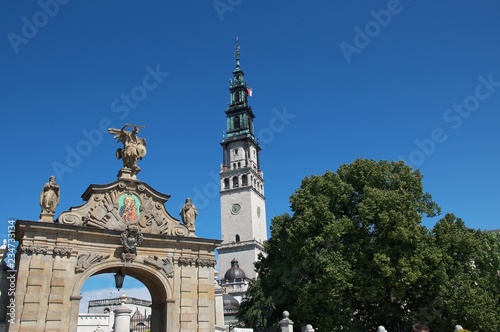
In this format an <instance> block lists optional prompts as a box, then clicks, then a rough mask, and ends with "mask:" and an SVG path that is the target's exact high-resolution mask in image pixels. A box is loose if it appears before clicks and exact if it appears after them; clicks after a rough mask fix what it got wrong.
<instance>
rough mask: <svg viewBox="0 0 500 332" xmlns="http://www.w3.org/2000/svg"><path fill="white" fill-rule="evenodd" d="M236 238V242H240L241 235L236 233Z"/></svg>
mask: <svg viewBox="0 0 500 332" xmlns="http://www.w3.org/2000/svg"><path fill="white" fill-rule="evenodd" d="M234 240H235V241H236V242H240V236H239V235H238V234H236V236H235V237H234Z"/></svg>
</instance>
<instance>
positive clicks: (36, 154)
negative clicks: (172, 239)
mask: <svg viewBox="0 0 500 332" xmlns="http://www.w3.org/2000/svg"><path fill="white" fill-rule="evenodd" d="M54 1H55V0H54ZM54 1H48V0H42V1H40V2H36V1H26V2H18V1H3V2H2V3H1V4H0V27H1V33H0V36H1V39H0V54H1V59H2V61H0V73H1V75H0V88H1V89H0V91H1V98H0V108H1V120H2V121H1V123H2V125H3V135H4V144H3V148H4V149H3V159H2V163H1V174H2V176H3V184H4V189H3V190H2V205H1V210H0V221H1V222H2V224H3V225H5V226H4V227H3V228H0V237H1V238H5V237H6V234H7V226H6V225H7V220H8V219H9V218H16V219H28V220H37V219H38V216H39V213H40V207H39V203H38V201H39V198H38V195H39V193H40V190H41V188H42V186H43V184H44V183H45V182H47V180H48V178H49V176H50V175H56V177H57V179H56V180H57V182H58V183H59V185H60V187H61V201H60V204H59V206H58V209H57V215H58V214H59V213H61V212H62V211H65V210H67V209H69V207H71V206H78V205H81V204H82V200H81V198H80V195H81V194H82V193H83V192H84V191H85V189H86V188H87V187H88V185H89V184H91V183H96V184H103V183H109V182H112V181H114V180H115V179H116V174H117V172H118V170H119V168H120V167H121V161H120V160H117V159H115V156H114V152H115V150H116V148H118V147H119V144H117V143H116V141H115V140H114V139H113V138H112V136H111V135H109V134H107V133H105V132H103V131H101V129H100V123H101V122H106V119H109V122H110V123H111V124H112V126H114V127H120V126H121V125H122V124H124V123H125V122H129V123H135V124H140V125H144V126H146V128H145V129H143V131H141V134H142V135H143V137H145V138H146V139H147V142H148V154H147V155H146V157H145V158H144V160H142V161H141V162H140V164H139V165H140V166H141V167H142V172H141V173H140V174H139V179H140V180H142V181H145V182H147V183H148V184H150V185H151V186H153V187H154V188H155V189H157V190H158V191H160V192H163V193H170V194H171V195H172V197H171V199H170V200H169V201H168V203H167V205H166V207H167V209H168V210H169V211H170V212H171V213H172V214H173V215H175V216H177V215H178V211H179V208H180V206H181V205H182V203H183V202H184V200H185V198H186V197H188V196H189V197H191V198H193V201H194V203H195V204H196V205H197V207H198V210H199V213H200V215H199V217H198V219H197V235H198V236H199V237H206V238H220V220H219V214H220V213H219V196H218V192H217V191H218V182H217V181H216V179H217V174H218V170H219V164H220V163H221V161H222V160H221V158H222V153H221V147H220V145H219V143H220V141H221V138H222V131H223V130H224V129H225V114H224V110H225V107H226V105H227V102H228V100H229V93H228V79H229V78H230V77H231V76H232V70H233V68H234V41H235V38H236V36H238V37H239V39H240V45H241V65H242V68H243V70H244V72H245V74H246V75H245V79H246V81H247V82H248V84H249V86H251V87H252V89H253V97H252V98H251V99H250V103H251V105H252V107H253V110H254V113H255V114H256V116H257V117H256V119H255V128H256V132H257V133H258V136H259V137H260V141H261V143H262V145H263V146H264V150H263V151H262V154H261V166H262V169H263V171H264V177H265V180H266V184H265V191H266V198H267V218H268V223H270V220H271V218H272V217H273V216H275V215H280V214H283V213H284V212H287V211H289V201H288V198H289V196H290V194H292V193H293V192H294V190H296V189H297V188H298V187H299V186H300V181H301V180H302V179H303V178H304V177H305V176H308V175H312V174H323V173H324V172H325V171H326V170H333V171H335V170H337V168H338V167H339V166H340V165H341V164H346V163H351V162H352V161H353V160H355V159H356V158H359V157H360V158H372V159H376V160H379V159H386V160H401V159H405V160H406V161H407V162H409V163H411V164H412V165H413V166H415V168H419V169H420V170H421V172H422V173H423V174H424V186H425V190H426V191H428V192H430V193H431V194H432V195H433V198H434V199H435V201H436V202H437V203H438V204H440V206H441V207H442V209H443V212H444V213H446V212H453V213H455V214H456V215H457V216H459V217H461V218H463V219H464V220H465V222H466V224H467V226H469V227H472V228H479V229H497V228H500V219H499V217H498V212H497V210H496V209H497V207H498V205H499V203H500V201H499V199H500V194H499V191H498V188H499V187H500V178H499V176H498V170H499V169H500V150H499V148H498V147H499V141H500V131H499V130H498V128H499V126H500V115H499V111H500V66H499V64H500V62H499V59H500V40H499V38H498V35H499V33H500V20H498V14H499V12H500V3H499V2H497V1H475V2H470V1H451V0H445V1H439V2H436V1H410V0H405V1H403V0H402V1H400V2H398V1H393V0H391V1H386V0H384V1H365V2H353V1H329V2H327V1H313V2H308V3H306V2H303V1H302V2H295V3H291V2H290V1H283V0H277V1H272V2H270V1H249V0H217V1H198V2H190V1H168V2H167V1H147V2H146V1H140V2H139V1H105V2H101V1H85V2H82V1H68V0H65V1H66V2H67V3H64V1H63V0H60V2H61V3H59V2H54ZM54 4H57V6H55V5H54ZM151 72H156V74H155V75H152V74H151ZM147 75H150V77H149V78H146V77H147ZM154 77H156V79H154ZM145 78H146V79H145ZM145 87H147V89H146V88H145ZM126 95H129V96H130V97H129V99H128V100H127V99H126V98H127V97H126ZM104 126H105V127H107V126H109V125H106V124H105V125H104ZM85 133H93V134H94V135H92V139H91V140H89V138H88V137H87V136H86V134H85ZM96 133H100V134H96ZM101 134H102V136H101ZM68 151H76V153H78V155H79V157H78V158H75V156H74V154H75V152H73V153H70V152H68ZM68 158H69V159H68ZM68 160H69V161H70V163H68ZM54 164H58V165H66V166H67V168H66V169H65V170H66V171H68V170H71V172H62V171H61V170H59V171H57V170H55V169H54ZM434 221H435V220H432V221H426V225H428V226H432V224H433V222H434Z"/></svg>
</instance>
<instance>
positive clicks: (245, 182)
mask: <svg viewBox="0 0 500 332" xmlns="http://www.w3.org/2000/svg"><path fill="white" fill-rule="evenodd" d="M241 185H242V186H247V185H248V176H247V175H246V174H244V175H243V176H242V177H241Z"/></svg>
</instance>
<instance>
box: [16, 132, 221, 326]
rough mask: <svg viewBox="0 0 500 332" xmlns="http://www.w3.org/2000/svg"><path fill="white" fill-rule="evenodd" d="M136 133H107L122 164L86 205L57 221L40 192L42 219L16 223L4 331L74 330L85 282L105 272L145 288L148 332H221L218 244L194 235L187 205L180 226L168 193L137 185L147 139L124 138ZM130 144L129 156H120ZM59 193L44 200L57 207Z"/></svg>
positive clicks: (89, 193) (88, 195) (87, 196)
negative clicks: (12, 306)
mask: <svg viewBox="0 0 500 332" xmlns="http://www.w3.org/2000/svg"><path fill="white" fill-rule="evenodd" d="M136 129H137V127H135V128H134V132H126V131H125V127H124V128H122V129H121V130H118V129H111V130H110V132H111V133H113V134H116V135H117V136H115V137H117V138H118V139H119V141H121V142H123V144H124V148H123V149H119V151H117V157H119V158H122V159H123V162H124V166H123V168H122V169H121V170H120V172H119V174H118V180H117V181H115V182H112V183H110V184H106V185H90V186H89V187H88V188H87V190H86V191H85V192H84V193H83V195H82V198H83V200H84V201H85V203H84V204H83V205H82V206H79V207H74V208H71V209H70V210H69V211H65V212H63V213H62V214H61V215H60V216H59V217H58V218H57V220H56V221H54V219H53V215H54V210H55V207H54V208H53V209H50V208H47V209H44V205H47V206H50V205H51V204H45V203H47V202H45V201H44V199H46V197H45V196H44V192H42V196H44V197H42V196H41V206H42V214H41V216H40V218H41V220H40V221H38V222H34V221H22V220H20V221H17V224H16V240H17V241H19V247H18V251H17V257H16V263H17V264H16V266H17V268H18V272H17V282H16V317H15V324H10V326H9V331H61V332H62V331H76V330H77V320H78V311H79V304H80V299H81V298H82V297H81V295H80V291H81V289H82V286H83V284H84V283H85V281H86V280H87V279H88V278H89V277H90V276H92V275H95V274H100V273H110V272H112V273H123V274H125V275H128V276H132V277H134V278H136V279H138V280H140V281H141V282H143V283H144V285H146V287H147V288H148V290H149V292H150V294H151V300H152V321H151V331H215V330H218V327H216V325H219V323H220V322H216V308H215V301H214V299H215V294H214V292H215V290H214V277H215V276H214V269H215V263H216V261H215V254H214V250H215V248H216V247H217V246H218V245H219V244H220V241H219V240H211V239H202V238H198V237H196V236H195V234H194V231H195V226H194V220H195V218H196V215H197V212H196V210H195V207H194V206H192V204H191V203H190V201H189V200H186V205H185V207H184V208H183V210H182V213H181V215H182V221H183V222H182V223H181V222H180V220H177V219H175V218H174V217H172V215H171V214H169V213H168V212H167V210H166V209H165V205H164V204H165V202H166V201H167V200H168V198H169V197H170V196H169V195H165V194H161V193H159V192H158V191H156V190H154V189H153V188H152V187H150V186H149V185H148V184H146V183H144V182H141V181H139V180H137V178H136V175H137V173H138V172H139V170H140V168H139V167H138V166H137V159H139V156H140V157H142V156H144V154H145V141H144V142H142V141H141V140H140V139H138V138H137V137H135V138H134V137H132V138H134V140H127V137H129V138H130V135H132V134H134V135H135V134H136V133H137V132H138V130H137V131H136ZM118 131H119V132H118ZM120 135H121V136H120ZM127 135H128V136H127ZM134 144H135V150H134V151H132V156H131V157H130V156H129V157H130V158H125V157H124V156H125V154H126V153H128V152H130V151H128V152H127V151H126V150H127V149H130V148H131V147H134ZM141 144H143V146H140V145H141ZM141 149H143V150H141ZM133 153H136V155H135V156H134V155H133ZM141 153H142V155H140V154H141ZM53 180H54V179H51V181H53ZM46 186H47V185H46ZM56 186H57V185H56V184H55V183H54V184H53V187H56ZM44 191H45V187H44ZM56 191H57V195H56V196H54V195H52V196H50V195H49V196H48V197H49V199H53V197H56V204H55V205H57V202H58V197H59V196H58V195H59V192H58V188H57V190H56ZM52 206H53V204H52Z"/></svg>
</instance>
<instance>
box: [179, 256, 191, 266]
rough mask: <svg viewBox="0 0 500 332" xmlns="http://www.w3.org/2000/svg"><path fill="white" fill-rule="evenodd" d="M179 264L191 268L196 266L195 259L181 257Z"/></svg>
mask: <svg viewBox="0 0 500 332" xmlns="http://www.w3.org/2000/svg"><path fill="white" fill-rule="evenodd" d="M177 263H178V264H179V265H181V266H191V265H193V264H194V259H193V258H186V257H179V258H178V259H177Z"/></svg>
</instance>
